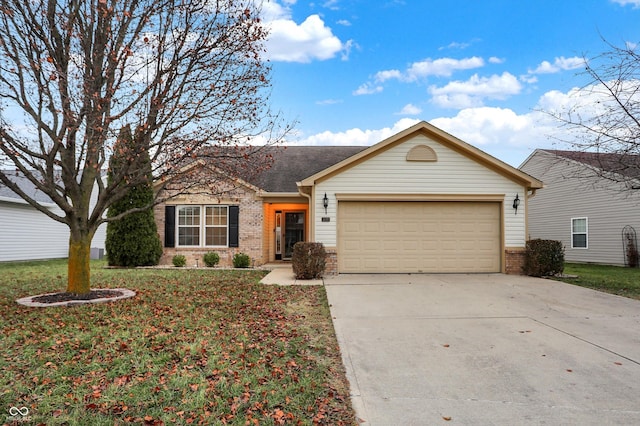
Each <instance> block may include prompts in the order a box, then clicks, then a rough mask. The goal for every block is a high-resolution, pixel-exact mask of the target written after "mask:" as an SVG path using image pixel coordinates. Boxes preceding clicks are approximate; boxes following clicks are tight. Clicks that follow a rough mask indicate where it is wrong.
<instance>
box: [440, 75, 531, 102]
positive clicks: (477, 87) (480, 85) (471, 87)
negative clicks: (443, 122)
mask: <svg viewBox="0 0 640 426" xmlns="http://www.w3.org/2000/svg"><path fill="white" fill-rule="evenodd" d="M521 90H522V85H521V84H520V82H519V81H518V79H517V78H516V77H514V76H513V75H512V74H510V73H508V72H504V73H502V75H492V76H491V77H480V76H478V74H474V75H473V76H471V78H469V80H467V81H452V82H450V83H448V84H446V85H445V86H443V87H436V86H431V87H430V88H429V93H430V94H431V95H432V102H433V103H434V104H436V105H438V106H440V107H444V108H471V107H478V106H482V105H483V103H484V100H485V99H499V100H502V99H506V98H508V97H509V96H512V95H516V94H518V93H520V91H521Z"/></svg>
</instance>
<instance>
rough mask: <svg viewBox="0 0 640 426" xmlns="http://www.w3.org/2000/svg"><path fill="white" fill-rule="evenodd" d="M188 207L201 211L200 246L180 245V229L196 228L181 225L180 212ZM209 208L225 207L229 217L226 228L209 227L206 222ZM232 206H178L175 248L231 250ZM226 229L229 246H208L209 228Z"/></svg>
mask: <svg viewBox="0 0 640 426" xmlns="http://www.w3.org/2000/svg"><path fill="white" fill-rule="evenodd" d="M188 207H198V209H199V210H200V215H199V219H200V222H199V225H198V229H199V231H198V238H199V244H198V245H183V244H180V229H181V227H182V228H194V227H195V226H192V225H180V210H181V209H184V208H188ZM208 207H224V208H225V209H226V212H227V215H226V218H227V224H226V226H223V225H207V223H206V220H207V213H206V212H207V208H208ZM229 207H231V206H229V205H227V204H180V205H177V206H176V214H175V227H176V228H175V247H176V248H205V247H206V248H229V240H230V238H231V236H230V235H229V233H230V226H229V225H230V223H229V222H230V220H229V216H230V208H229ZM223 227H224V228H226V230H227V232H226V234H227V244H226V245H207V229H208V228H211V229H213V228H223Z"/></svg>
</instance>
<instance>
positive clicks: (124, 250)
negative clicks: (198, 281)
mask: <svg viewBox="0 0 640 426" xmlns="http://www.w3.org/2000/svg"><path fill="white" fill-rule="evenodd" d="M135 144H136V141H135V139H134V138H133V136H132V135H131V130H130V129H129V127H128V126H126V127H123V128H122V130H121V132H120V135H119V136H118V140H117V141H116V146H115V147H114V154H113V155H112V156H111V158H110V159H109V166H110V167H109V172H108V174H107V179H108V181H109V183H113V182H114V179H121V178H122V177H118V176H119V174H123V173H126V168H124V169H123V167H124V165H125V164H126V165H127V167H130V169H131V170H132V172H133V173H141V172H144V173H145V175H146V181H144V182H141V183H140V184H139V185H136V186H133V187H130V188H129V189H128V190H127V193H126V195H125V196H124V197H123V198H122V199H120V200H118V201H116V202H115V203H113V204H112V205H111V206H110V207H109V210H108V211H107V217H115V216H118V215H120V214H122V213H125V212H127V211H129V210H131V209H133V208H143V207H146V206H149V208H147V209H145V210H144V211H139V212H136V213H129V214H127V215H126V216H124V217H122V218H120V219H118V220H116V221H111V222H108V223H107V237H106V241H105V248H106V250H107V259H108V261H109V265H111V266H126V267H132V266H150V265H157V264H158V261H159V260H160V256H162V243H161V242H160V237H159V236H158V229H157V226H156V221H155V218H154V216H153V209H152V208H151V207H150V206H151V205H152V204H153V199H154V193H153V187H152V181H153V176H152V173H151V160H149V152H148V150H146V149H145V150H143V151H142V152H141V153H138V151H139V147H137V146H136V145H135ZM127 179H128V177H127V176H124V180H125V181H126V180H127Z"/></svg>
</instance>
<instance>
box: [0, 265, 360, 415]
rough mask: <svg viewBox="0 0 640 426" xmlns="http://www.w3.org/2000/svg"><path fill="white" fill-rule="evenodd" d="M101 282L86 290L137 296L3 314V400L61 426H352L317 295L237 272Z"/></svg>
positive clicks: (118, 276)
mask: <svg viewBox="0 0 640 426" xmlns="http://www.w3.org/2000/svg"><path fill="white" fill-rule="evenodd" d="M104 274H105V277H108V278H100V272H98V273H96V274H94V277H95V278H94V280H95V281H94V286H99V287H101V288H108V287H128V288H134V289H135V290H136V291H137V293H138V296H137V297H136V298H134V299H128V300H127V301H121V302H118V303H113V304H107V305H85V306H77V307H74V308H67V309H59V310H37V311H36V310H26V309H23V308H21V307H18V306H13V305H7V306H3V308H5V307H6V308H7V310H8V311H9V312H8V315H5V316H4V317H3V318H2V322H0V326H1V327H0V328H1V329H2V332H3V337H2V340H1V341H0V342H1V343H3V347H7V348H9V349H8V350H7V351H5V353H3V354H0V366H3V368H7V369H8V370H9V371H13V372H15V374H14V376H13V377H12V382H14V383H15V386H12V387H9V386H6V385H7V383H6V382H4V381H2V380H3V379H0V387H2V388H5V387H6V388H9V389H11V390H10V391H9V393H6V394H2V395H0V398H2V400H3V401H5V400H7V401H9V402H8V403H10V404H20V405H24V406H29V407H32V408H33V410H32V413H33V417H34V420H35V421H36V422H38V421H45V419H46V418H50V417H51V416H53V417H55V418H57V422H58V423H61V424H62V423H70V424H71V423H80V424H81V423H83V422H85V423H86V422H93V421H98V422H102V423H114V424H123V423H133V424H144V425H164V424H174V423H181V424H242V425H244V424H248V425H252V424H263V423H266V424H269V423H271V424H278V425H279V424H310V423H311V424H316V425H353V424H356V422H355V417H354V415H353V411H352V409H351V406H350V403H349V398H348V384H347V383H346V380H345V379H344V373H343V372H342V371H341V368H342V363H341V358H340V354H339V349H338V346H337V343H336V342H335V336H334V335H333V328H332V325H331V321H330V318H329V314H328V308H327V305H326V296H325V294H324V289H323V288H322V287H313V286H300V287H279V286H261V285H256V284H253V282H255V281H257V280H256V279H255V278H254V277H251V276H250V275H248V274H246V273H245V274H237V273H235V274H226V273H219V274H216V273H213V272H211V271H205V272H186V271H180V273H173V272H158V271H153V272H150V271H143V272H138V271H135V272H134V271H109V272H104ZM125 277H126V281H124V280H125ZM109 278H110V279H111V282H109ZM100 280H102V282H99V283H98V282H96V281H100ZM0 281H1V279H0ZM105 281H106V282H105ZM123 281H124V282H123ZM293 307H295V309H294V308H293ZM327 336H329V337H330V340H327ZM5 343H6V344H5ZM27 354H28V355H27ZM45 407H49V408H45Z"/></svg>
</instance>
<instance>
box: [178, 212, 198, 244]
mask: <svg viewBox="0 0 640 426" xmlns="http://www.w3.org/2000/svg"><path fill="white" fill-rule="evenodd" d="M178 245H179V246H199V245H200V206H185V207H180V208H179V209H178Z"/></svg>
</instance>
